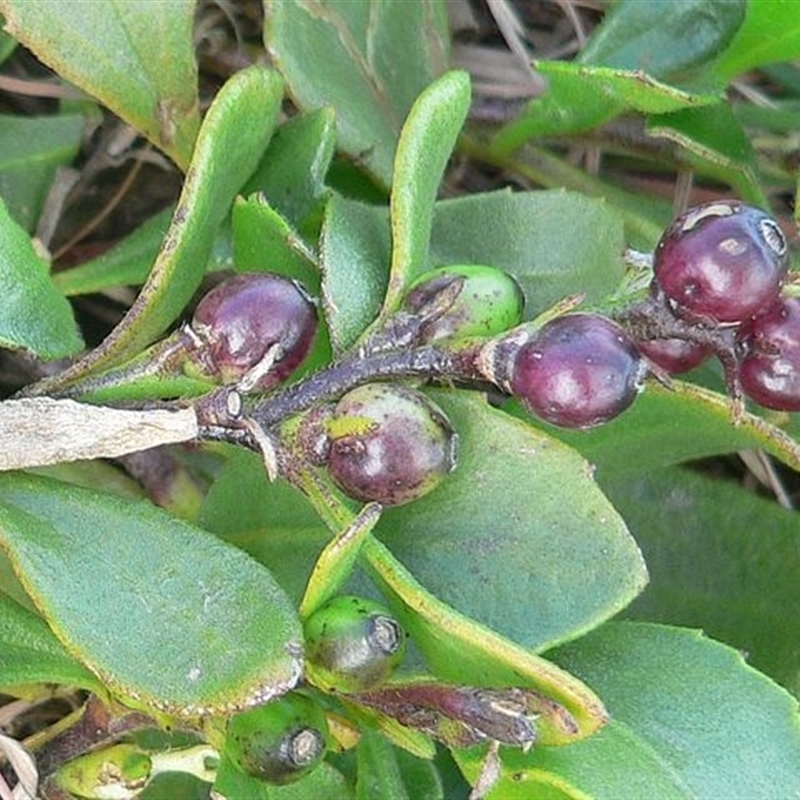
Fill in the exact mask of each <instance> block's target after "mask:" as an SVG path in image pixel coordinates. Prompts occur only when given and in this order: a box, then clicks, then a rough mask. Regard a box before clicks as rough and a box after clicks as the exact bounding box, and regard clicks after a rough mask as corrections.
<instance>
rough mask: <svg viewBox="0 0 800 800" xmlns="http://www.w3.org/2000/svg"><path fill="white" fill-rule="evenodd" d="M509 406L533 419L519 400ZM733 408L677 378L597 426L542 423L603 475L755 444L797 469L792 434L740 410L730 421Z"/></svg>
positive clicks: (650, 388) (651, 387)
mask: <svg viewBox="0 0 800 800" xmlns="http://www.w3.org/2000/svg"><path fill="white" fill-rule="evenodd" d="M508 408H509V410H511V411H513V413H514V414H515V415H517V416H520V417H521V418H523V419H527V420H531V417H530V416H529V415H528V414H527V413H526V412H525V411H523V410H522V409H521V408H520V407H519V406H518V405H516V404H512V405H510V406H509V407H508ZM731 413H732V412H731V405H730V400H729V399H728V398H727V397H723V396H722V395H720V394H717V393H716V392H712V391H710V390H708V389H703V388H701V387H700V386H695V385H694V384H690V383H684V382H682V381H677V380H676V381H674V382H673V388H672V390H669V389H666V388H664V387H663V386H661V385H659V384H657V383H655V382H651V383H649V384H648V385H647V387H646V389H645V391H644V392H643V393H642V394H641V395H640V396H639V397H638V398H637V399H636V402H635V403H634V404H633V406H631V408H629V409H628V410H627V411H626V412H625V413H624V414H622V415H621V416H619V417H618V418H617V419H615V420H612V421H611V422H610V423H608V424H607V425H603V426H601V427H599V428H595V429H593V430H588V431H568V430H565V429H558V430H557V431H556V429H554V428H551V427H548V426H544V425H543V427H545V428H546V429H547V430H548V431H551V432H555V435H556V436H558V438H559V439H561V440H562V441H564V442H567V443H568V444H570V445H572V447H574V448H575V449H576V450H579V451H580V452H581V453H582V454H583V455H584V456H585V457H586V458H587V459H588V460H589V461H591V462H592V464H594V465H595V466H596V468H597V475H598V477H599V478H601V479H605V478H606V477H615V476H617V475H619V476H627V475H630V474H631V473H635V474H641V473H643V472H646V471H648V470H652V469H656V468H658V467H663V466H668V465H671V464H679V463H681V462H683V461H690V460H692V459H698V458H706V457H708V456H713V455H720V454H722V453H733V452H735V451H737V450H746V449H748V448H759V447H761V448H764V449H765V450H766V451H767V452H768V453H771V454H772V455H774V456H775V457H776V458H778V459H780V460H781V461H783V462H784V463H786V464H787V465H789V466H790V467H792V468H793V469H800V446H798V444H797V442H796V441H794V439H792V438H791V437H789V436H787V435H786V434H785V433H784V432H783V431H781V430H780V429H779V428H776V427H774V426H772V425H770V424H769V423H768V422H767V421H766V420H764V419H762V418H761V417H757V416H755V415H753V414H748V413H746V414H744V415H743V417H742V420H741V421H740V422H739V424H738V425H734V423H733V419H732V416H731ZM531 421H533V420H531ZM536 424H541V423H536Z"/></svg>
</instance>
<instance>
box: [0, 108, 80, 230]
mask: <svg viewBox="0 0 800 800" xmlns="http://www.w3.org/2000/svg"><path fill="white" fill-rule="evenodd" d="M83 127H84V117H83V116H82V115H80V114H58V115H55V116H49V117H22V116H16V115H15V116H7V115H0V197H2V198H3V200H5V203H6V205H7V207H8V211H9V213H10V214H11V216H12V217H13V218H14V220H15V221H16V222H17V223H18V224H19V225H21V226H22V227H23V228H25V230H26V231H28V232H29V233H30V232H32V231H33V229H34V228H35V227H36V222H37V220H38V219H39V214H40V212H41V210H42V204H43V203H44V199H45V195H46V194H47V191H48V190H49V189H50V185H51V184H52V182H53V178H54V176H55V173H56V169H57V168H58V167H60V166H63V165H64V164H68V163H70V162H71V161H72V159H73V158H75V156H76V155H77V153H78V147H79V145H80V139H81V134H82V133H83Z"/></svg>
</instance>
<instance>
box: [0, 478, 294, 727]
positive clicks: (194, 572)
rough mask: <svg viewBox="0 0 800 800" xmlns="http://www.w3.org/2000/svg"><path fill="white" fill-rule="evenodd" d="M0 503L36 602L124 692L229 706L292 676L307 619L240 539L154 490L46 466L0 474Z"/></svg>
mask: <svg viewBox="0 0 800 800" xmlns="http://www.w3.org/2000/svg"><path fill="white" fill-rule="evenodd" d="M0 503H2V506H0V545H2V547H3V548H4V549H5V550H6V552H7V553H8V555H9V556H10V558H11V560H12V563H13V564H14V567H15V570H16V571H17V574H18V575H19V576H20V578H21V579H22V581H23V583H24V584H25V586H26V588H27V589H28V591H29V593H30V594H31V596H32V597H33V599H34V601H35V602H36V604H37V606H38V608H39V610H40V612H41V613H42V615H43V616H44V617H45V619H46V620H47V621H48V623H49V624H50V626H51V627H52V629H53V631H54V632H55V634H56V635H57V636H58V638H59V639H61V641H62V642H63V643H64V644H65V645H66V646H67V648H68V649H69V651H70V652H71V653H72V654H73V655H75V656H76V657H77V658H79V659H80V660H81V661H82V662H83V663H84V664H86V666H88V667H89V668H90V669H91V670H92V672H94V673H95V674H96V675H98V676H99V677H100V678H101V679H102V680H103V682H104V683H106V684H107V685H108V686H109V687H110V688H111V689H112V690H113V691H114V692H115V693H118V694H120V695H121V696H122V697H123V698H125V700H126V701H127V702H131V703H134V704H136V705H144V706H145V707H147V708H157V709H162V710H165V711H167V712H168V713H171V714H178V715H189V716H193V715H194V716H196V715H198V714H211V713H226V712H227V713H230V712H231V711H234V710H237V709H240V708H242V707H245V706H247V705H249V704H251V703H253V702H256V701H260V702H263V701H264V700H266V699H268V698H270V697H273V696H275V695H276V694H280V693H282V692H284V691H286V690H287V689H288V688H290V687H291V686H292V685H294V683H295V682H296V680H297V678H298V674H299V663H298V656H297V653H298V652H299V648H300V647H301V642H302V631H301V627H300V622H299V620H298V618H297V615H296V613H295V611H294V608H293V606H292V604H291V603H290V602H289V600H288V598H287V597H286V596H285V595H284V593H283V592H282V591H281V590H280V589H279V588H278V586H277V585H276V584H275V582H274V580H273V579H272V576H271V575H270V574H269V573H268V572H267V571H266V570H265V569H264V568H263V567H261V566H260V565H258V564H256V563H255V562H254V561H252V560H251V559H250V558H248V557H247V556H246V555H245V554H244V553H242V552H240V551H238V550H236V549H234V548H231V547H228V546H226V545H224V544H222V543H220V542H219V541H218V540H217V539H216V538H214V537H212V536H209V535H208V534H205V533H204V532H203V531H202V530H200V529H199V528H196V527H194V526H192V525H189V524H188V523H184V522H182V521H180V520H177V519H175V518H173V517H171V516H169V515H168V514H166V513H165V512H163V511H161V510H160V509H157V508H155V507H154V506H151V505H150V504H148V503H146V502H142V501H133V500H128V499H123V498H120V497H114V496H112V495H103V494H99V493H96V492H93V491H90V490H87V489H81V488H78V487H75V486H68V485H66V484H63V483H60V482H56V481H48V480H46V479H43V478H34V477H32V476H25V475H22V474H7V475H4V476H2V479H0ZM86 575H91V580H90V581H87V580H86V579H85V576H86Z"/></svg>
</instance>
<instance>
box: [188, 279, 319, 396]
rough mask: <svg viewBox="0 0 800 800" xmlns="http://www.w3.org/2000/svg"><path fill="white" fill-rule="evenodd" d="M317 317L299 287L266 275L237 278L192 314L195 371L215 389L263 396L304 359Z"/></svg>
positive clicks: (221, 285) (312, 337) (230, 280)
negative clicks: (230, 386) (229, 386)
mask: <svg viewBox="0 0 800 800" xmlns="http://www.w3.org/2000/svg"><path fill="white" fill-rule="evenodd" d="M316 328H317V312H316V308H315V306H314V303H313V302H312V300H311V299H310V298H309V297H308V295H307V294H306V293H305V292H304V291H303V289H302V288H301V287H300V286H299V284H297V283H295V282H294V281H291V280H289V279H288V278H284V277H281V276H280V275H273V274H271V273H268V272H254V273H243V274H241V275H236V276H234V277H233V278H230V279H228V280H226V281H224V282H223V283H221V284H219V286H217V287H215V288H214V289H212V290H211V291H210V292H209V293H208V294H207V295H206V296H205V297H204V298H203V299H202V300H201V301H200V303H199V304H198V306H197V309H196V310H195V312H194V317H193V318H192V323H191V326H190V329H191V331H192V332H193V334H194V336H195V337H196V339H197V347H198V348H199V349H198V357H199V362H200V363H199V364H196V365H194V366H195V367H199V370H200V371H201V372H204V373H206V374H207V375H208V374H210V375H212V376H213V377H215V378H216V379H217V380H218V381H219V382H220V383H239V384H241V386H242V388H243V390H245V391H262V392H263V391H266V390H267V389H271V388H272V387H273V386H275V385H276V384H278V383H279V382H280V381H282V380H283V379H284V378H286V377H288V376H289V375H290V374H291V373H292V372H293V371H294V370H295V368H296V367H297V366H298V365H299V364H300V362H301V361H302V360H303V359H304V358H305V356H306V355H307V353H308V351H309V348H310V347H311V343H312V341H313V339H314V334H315V332H316Z"/></svg>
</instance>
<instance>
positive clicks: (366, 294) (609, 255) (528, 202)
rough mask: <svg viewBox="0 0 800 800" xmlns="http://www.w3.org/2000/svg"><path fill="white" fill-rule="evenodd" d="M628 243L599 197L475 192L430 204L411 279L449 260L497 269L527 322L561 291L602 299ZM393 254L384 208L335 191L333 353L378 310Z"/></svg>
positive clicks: (329, 301) (329, 238)
mask: <svg viewBox="0 0 800 800" xmlns="http://www.w3.org/2000/svg"><path fill="white" fill-rule="evenodd" d="M565 230H568V231H569V233H570V235H569V236H564V231H565ZM624 246H625V238H624V233H623V220H622V217H621V215H619V214H618V213H617V211H616V210H615V209H613V208H612V207H611V206H609V205H608V204H606V203H605V202H604V201H602V200H598V199H595V198H589V197H586V196H584V195H581V194H578V193H574V192H565V191H563V190H557V191H538V192H517V193H511V192H506V191H501V192H491V193H487V194H477V195H472V196H470V197H463V198H458V199H456V200H444V201H440V202H438V203H436V206H435V208H434V218H433V230H432V232H431V243H430V253H429V257H428V260H427V262H425V263H422V264H419V265H415V266H414V268H413V269H412V270H411V272H410V274H409V278H410V279H413V278H414V277H416V276H417V275H418V274H422V273H423V272H425V271H426V270H428V269H431V268H433V267H440V266H446V265H452V264H487V265H489V266H494V267H497V268H498V269H502V270H505V271H506V272H509V273H510V274H511V275H513V276H514V277H515V278H516V279H517V281H518V282H519V284H520V285H521V286H522V288H523V291H524V292H525V295H526V308H525V315H526V318H528V319H530V318H532V317H534V316H536V315H537V314H538V313H540V312H541V311H544V310H545V309H547V308H549V307H550V306H552V305H553V304H554V303H556V302H557V301H559V300H561V299H562V298H563V297H565V296H567V295H571V294H576V293H584V294H586V297H587V300H588V301H589V302H596V301H599V300H601V299H602V298H604V297H606V295H608V294H609V293H610V292H611V291H613V290H614V289H615V288H616V287H617V285H618V284H619V282H620V280H621V279H622V276H623V274H624V264H623V263H622V259H621V257H620V254H621V253H622V251H623V249H624ZM389 260H390V256H389V232H388V223H387V221H386V214H385V211H384V210H383V209H380V208H375V207H373V206H367V205H364V204H361V203H356V202H354V201H351V200H345V199H343V198H341V197H340V196H338V195H334V196H333V197H332V199H331V201H330V203H329V204H328V210H327V214H326V219H325V224H324V227H323V235H322V252H321V266H322V270H323V273H324V280H323V290H324V300H325V308H326V314H327V319H328V322H329V324H330V326H331V336H332V339H333V341H334V342H335V343H336V346H337V351H338V352H342V351H343V350H346V349H347V348H349V347H351V346H352V345H353V344H354V343H355V341H356V340H357V338H358V336H359V335H360V334H361V333H362V332H363V331H364V329H365V328H366V327H367V326H368V325H369V324H370V323H371V322H372V321H373V319H375V317H376V315H377V314H378V312H379V309H380V306H381V301H382V298H383V295H384V292H385V289H386V286H387V281H388V272H389Z"/></svg>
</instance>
